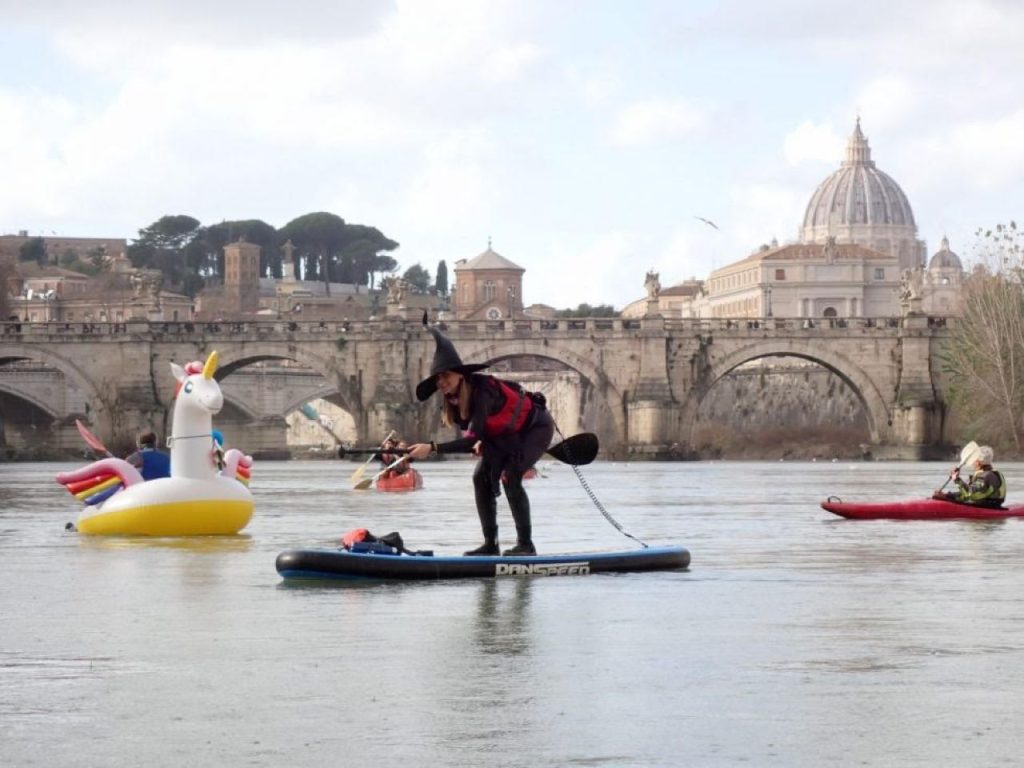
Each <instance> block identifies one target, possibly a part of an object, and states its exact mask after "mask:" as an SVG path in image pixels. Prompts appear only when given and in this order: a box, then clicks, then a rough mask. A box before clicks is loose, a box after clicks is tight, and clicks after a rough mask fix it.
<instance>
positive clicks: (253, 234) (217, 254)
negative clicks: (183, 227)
mask: <svg viewBox="0 0 1024 768" xmlns="http://www.w3.org/2000/svg"><path fill="white" fill-rule="evenodd" d="M239 239H242V240H245V242H247V243H253V244H255V245H258V246H260V276H261V277H265V276H266V275H267V273H268V272H270V273H272V274H274V275H275V276H276V277H280V276H281V252H280V250H278V234H277V230H276V229H275V228H274V227H272V226H271V225H270V224H267V223H266V222H265V221H261V220H260V219H244V220H242V221H222V222H221V223H220V224H212V225H210V226H208V227H206V228H204V229H203V232H202V236H201V240H202V244H203V251H204V252H203V262H204V263H203V266H202V267H201V268H200V272H201V273H202V274H204V275H219V276H220V277H221V278H223V277H224V246H225V245H228V244H229V243H235V242H238V240H239ZM281 242H284V241H283V240H282V241H281Z"/></svg>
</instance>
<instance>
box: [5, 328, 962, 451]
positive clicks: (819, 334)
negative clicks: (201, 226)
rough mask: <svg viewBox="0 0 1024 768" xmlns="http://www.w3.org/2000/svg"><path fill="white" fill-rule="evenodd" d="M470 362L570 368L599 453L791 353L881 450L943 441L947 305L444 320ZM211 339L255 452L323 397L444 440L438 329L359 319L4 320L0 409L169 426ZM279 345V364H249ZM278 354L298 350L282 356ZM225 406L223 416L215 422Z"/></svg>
mask: <svg viewBox="0 0 1024 768" xmlns="http://www.w3.org/2000/svg"><path fill="white" fill-rule="evenodd" d="M443 330H444V332H445V334H446V335H447V336H448V337H449V338H451V339H452V341H453V342H454V344H455V346H456V348H457V349H458V350H459V353H460V355H461V356H462V359H463V361H464V362H466V363H474V362H484V361H492V362H500V361H503V360H508V359H515V358H522V357H531V358H534V359H541V360H548V361H551V362H552V365H554V366H556V367H559V368H563V369H568V370H569V371H571V372H574V373H575V374H576V375H577V380H578V382H579V387H580V392H579V394H578V403H577V407H576V409H575V411H574V412H572V413H571V414H570V413H559V412H558V410H557V409H553V411H554V413H555V416H556V419H559V420H563V419H564V420H565V423H561V421H560V424H559V425H560V427H561V429H562V431H563V432H564V433H565V434H569V433H572V432H575V431H579V430H588V431H594V432H597V433H598V434H599V435H600V436H601V438H602V444H603V446H604V448H605V452H606V455H609V456H628V455H632V456H638V457H660V456H664V455H667V454H668V453H669V451H670V450H671V451H672V453H673V454H677V453H678V452H680V450H682V452H684V453H685V450H686V447H687V446H689V445H691V444H692V435H693V431H694V427H695V424H696V421H697V414H698V410H699V407H700V404H701V401H702V400H703V398H704V397H705V396H707V394H708V393H709V392H710V391H711V389H712V388H713V387H714V385H715V382H717V381H718V380H719V379H721V378H722V377H723V376H725V375H726V374H728V373H729V372H730V371H731V370H733V369H734V368H736V367H737V366H740V365H742V364H744V363H746V362H749V361H752V360H757V359H760V358H765V357H773V356H794V357H798V358H803V359H806V360H809V361H813V362H815V363H818V364H820V365H822V366H824V367H825V368H828V369H829V370H831V371H833V372H834V373H835V374H836V375H838V376H839V377H840V378H842V379H843V381H845V382H846V383H847V385H848V386H849V387H850V388H851V389H852V391H854V392H855V393H856V394H857V397H858V398H859V400H860V402H861V404H862V406H863V408H864V412H865V414H866V417H867V422H868V428H869V430H870V435H871V442H872V444H873V445H874V447H875V452H876V454H877V455H898V456H903V457H921V456H925V455H928V454H929V453H930V452H931V450H932V449H933V448H934V447H935V446H939V445H941V444H944V443H946V442H948V439H947V438H948V437H949V436H948V435H947V434H946V433H947V432H948V431H949V423H950V419H949V414H948V408H947V405H946V397H945V393H946V392H947V391H948V383H947V382H946V381H944V380H943V376H942V373H941V366H940V365H939V362H938V361H939V355H940V353H941V350H942V346H943V344H944V343H945V340H946V339H947V337H948V329H947V328H946V325H945V323H944V322H943V321H936V320H933V319H931V318H928V317H926V316H924V315H913V314H911V315H908V316H906V317H903V318H899V319H895V318H882V319H870V318H852V319H825V320H822V319H817V318H816V319H814V320H808V319H805V318H767V319H763V320H745V319H742V320H735V319H733V320H729V319H724V318H723V319H713V320H687V319H684V320H679V319H670V320H667V319H664V318H662V317H661V316H657V315H650V316H647V317H644V318H642V319H633V320H629V319H618V318H616V319H594V318H591V319H559V320H505V321H498V322H484V321H479V322H450V323H448V324H447V325H446V326H444V328H443ZM214 349H215V350H217V352H218V353H219V355H220V361H221V362H220V368H219V369H218V372H217V378H218V379H219V380H221V382H222V387H223V389H224V391H225V397H226V406H225V410H224V413H223V414H222V416H221V417H220V418H219V419H218V421H219V422H221V423H231V424H233V425H235V426H236V427H237V428H238V430H239V432H240V434H241V435H242V437H240V438H239V439H238V440H237V441H232V442H237V443H238V444H239V445H243V446H244V447H245V448H246V449H247V450H250V451H253V452H256V453H261V452H262V453H274V452H276V451H283V450H285V448H286V446H285V437H284V436H285V417H286V416H287V415H288V414H289V413H291V412H293V411H295V410H296V409H297V408H299V407H300V406H301V405H302V404H303V403H305V402H307V401H309V400H311V399H314V398H323V399H326V400H328V401H330V402H331V403H333V404H335V405H336V406H338V407H339V408H341V409H343V410H344V411H346V412H347V413H348V414H350V415H351V417H352V420H353V422H354V425H355V433H356V435H355V438H356V439H357V440H359V441H363V440H370V441H373V440H376V439H379V438H380V437H381V436H383V434H385V433H386V432H387V431H388V430H389V429H396V430H398V431H399V432H400V433H401V434H403V435H409V436H416V437H421V438H427V437H429V436H435V437H439V438H442V439H446V438H447V435H446V434H445V433H444V432H443V431H442V429H441V427H440V424H439V418H438V417H439V411H438V408H437V406H436V404H433V403H429V404H420V403H418V402H416V400H415V395H414V390H415V386H416V384H417V382H419V381H420V380H421V379H422V378H424V377H425V376H426V375H427V373H428V371H429V367H430V362H431V359H432V356H433V351H434V343H433V339H432V337H431V336H430V335H429V334H427V333H425V331H424V329H423V327H422V325H421V324H420V323H419V322H415V321H411V320H410V321H406V320H403V319H401V318H397V317H385V318H384V319H382V320H376V321H369V322H349V321H345V322H329V321H325V322H288V321H281V320H268V321H256V322H239V323H230V322H228V323H225V322H220V323H185V322H176V323H175V322H168V323H148V322H130V323H122V324H95V323H86V324H83V323H0V421H2V423H3V426H4V430H5V435H6V439H7V440H8V443H9V444H10V443H11V442H12V433H18V434H20V435H21V436H22V439H27V438H26V437H25V435H26V431H27V432H28V433H30V435H29V437H31V438H32V439H34V440H35V441H36V442H37V443H40V444H45V445H47V446H49V447H51V448H53V449H57V450H65V451H68V452H80V450H81V439H80V437H79V436H78V434H77V432H76V431H75V428H74V421H75V419H82V420H83V421H85V422H86V423H88V424H90V425H91V426H92V428H93V430H94V431H95V432H96V433H97V434H98V435H99V436H100V437H101V438H102V439H104V440H106V441H109V446H110V447H113V446H119V447H120V446H124V447H126V446H128V445H130V444H131V442H132V439H133V436H134V435H135V434H136V433H137V432H138V431H140V430H141V429H145V428H150V427H153V426H155V427H156V428H157V430H158V431H160V432H162V433H163V434H167V433H169V431H170V429H169V427H170V424H169V423H168V420H169V414H170V412H171V404H172V403H171V401H172V398H173V394H174V380H173V378H172V376H171V375H170V372H169V366H168V363H169V362H171V361H173V362H178V363H184V362H187V361H189V360H198V359H203V358H204V357H205V356H206V355H207V354H208V353H209V352H210V351H211V350H214ZM266 361H279V363H280V366H281V367H279V369H278V371H277V375H276V376H269V377H268V376H266V375H262V374H261V375H260V376H255V375H253V374H252V371H253V370H254V368H253V366H254V365H255V364H256V363H260V362H266ZM288 366H292V368H291V369H289V368H288ZM222 420H223V421H222Z"/></svg>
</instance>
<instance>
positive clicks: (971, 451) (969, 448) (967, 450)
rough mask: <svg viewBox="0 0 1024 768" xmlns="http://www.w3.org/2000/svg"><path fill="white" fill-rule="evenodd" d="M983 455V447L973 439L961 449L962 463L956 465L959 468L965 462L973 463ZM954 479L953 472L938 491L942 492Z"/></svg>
mask: <svg viewBox="0 0 1024 768" xmlns="http://www.w3.org/2000/svg"><path fill="white" fill-rule="evenodd" d="M980 455H981V447H980V446H979V445H978V444H977V443H976V442H974V441H973V440H972V441H971V442H969V443H968V444H967V445H965V446H964V447H963V449H962V450H961V451H960V463H959V464H957V465H956V468H957V469H960V467H962V466H964V465H965V464H973V463H974V462H975V461H977V460H978V456H980ZM952 479H953V476H952V474H951V475H950V476H949V477H947V478H946V482H944V483H943V484H942V488H939V490H938V491H937V492H938V493H942V492H943V491H944V490H945V489H946V486H947V485H949V481H950V480H952Z"/></svg>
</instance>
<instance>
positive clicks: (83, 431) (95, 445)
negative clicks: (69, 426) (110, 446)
mask: <svg viewBox="0 0 1024 768" xmlns="http://www.w3.org/2000/svg"><path fill="white" fill-rule="evenodd" d="M75 426H76V427H78V434H80V435H81V436H82V439H83V440H85V442H86V443H88V444H89V447H90V448H92V449H93V450H94V451H99V452H100V453H105V454H106V455H107V456H111V455H112V454H111V453H110V451H108V450H107V448H106V446H105V445H103V443H101V442H100V441H99V438H97V437H96V435H94V434H93V433H92V432H90V431H89V428H88V427H86V426H85V424H83V423H82V422H81V421H79V420H78V419H75Z"/></svg>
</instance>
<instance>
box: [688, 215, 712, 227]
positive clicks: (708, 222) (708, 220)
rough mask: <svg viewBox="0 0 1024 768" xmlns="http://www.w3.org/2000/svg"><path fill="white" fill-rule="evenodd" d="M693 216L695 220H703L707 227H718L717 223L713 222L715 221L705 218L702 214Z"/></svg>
mask: <svg viewBox="0 0 1024 768" xmlns="http://www.w3.org/2000/svg"><path fill="white" fill-rule="evenodd" d="M693 218H695V219H696V220H697V221H703V222H704V223H705V224H707V225H708V226H709V227H714V228H715V229H718V225H717V224H715V222H713V221H711V220H710V219H705V218H704V217H703V216H694V217H693Z"/></svg>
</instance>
